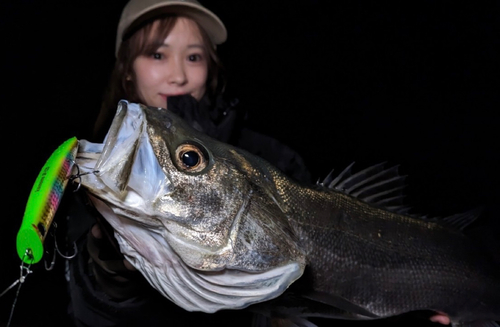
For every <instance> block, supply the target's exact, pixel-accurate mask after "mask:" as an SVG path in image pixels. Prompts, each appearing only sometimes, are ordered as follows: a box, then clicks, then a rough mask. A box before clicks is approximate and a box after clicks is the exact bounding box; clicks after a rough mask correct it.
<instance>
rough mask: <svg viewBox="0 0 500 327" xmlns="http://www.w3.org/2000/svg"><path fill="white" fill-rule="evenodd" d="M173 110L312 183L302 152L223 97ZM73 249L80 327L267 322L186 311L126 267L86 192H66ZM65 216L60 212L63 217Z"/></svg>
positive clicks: (181, 100)
mask: <svg viewBox="0 0 500 327" xmlns="http://www.w3.org/2000/svg"><path fill="white" fill-rule="evenodd" d="M168 108H169V110H172V111H174V112H176V113H177V114H178V115H180V116H181V117H183V118H184V119H185V120H187V121H188V122H189V123H190V124H191V125H192V126H193V127H194V128H196V129H198V130H200V131H203V132H205V133H206V134H208V135H209V136H212V137H214V138H216V139H218V140H220V141H223V142H225V143H229V144H232V145H235V146H237V147H240V148H243V149H245V150H247V151H249V152H250V153H253V154H255V155H258V156H260V157H262V158H264V159H266V160H267V161H269V162H270V163H271V164H273V165H274V166H276V167H277V168H279V169H281V170H282V171H283V172H284V173H285V174H287V175H288V176H290V177H291V178H293V179H296V180H297V181H300V182H304V183H310V178H311V177H310V173H309V171H308V170H307V168H306V167H305V164H304V162H303V160H302V158H301V157H300V155H299V154H298V153H296V152H295V151H293V150H292V149H291V148H290V147H288V146H286V145H284V144H282V143H280V142H279V141H277V140H276V139H273V138H271V137H269V136H267V135H264V134H261V133H258V132H256V131H254V130H251V129H249V128H247V127H246V126H245V115H246V113H244V112H242V111H239V110H238V109H237V101H235V100H233V101H229V102H228V101H225V100H223V99H222V98H221V97H219V99H217V101H216V102H215V103H210V101H209V100H208V98H203V99H202V100H201V101H200V102H199V103H198V102H197V101H196V100H195V99H194V98H192V97H190V96H179V97H173V98H169V102H168ZM66 194H67V195H65V201H66V204H65V206H64V207H65V209H62V210H60V211H62V212H64V213H63V214H64V215H65V216H66V217H67V219H66V222H67V239H68V244H73V243H76V245H77V248H78V254H77V256H76V257H75V258H73V259H71V260H69V261H68V267H69V269H68V275H67V276H68V277H69V278H68V291H69V297H70V304H69V314H70V315H71V316H72V317H73V320H74V322H75V324H76V325H77V326H96V327H97V326H138V325H141V326H142V325H143V326H181V325H182V326H185V325H186V326H190V325H199V324H200V323H203V325H212V324H214V325H217V326H234V325H235V324H237V325H241V326H250V322H251V321H252V319H256V318H258V319H262V317H258V316H256V315H254V314H252V313H250V312H248V311H245V310H226V311H221V312H218V313H215V314H204V313H196V312H187V311H185V310H184V309H182V308H180V307H178V306H176V305H175V304H173V303H172V302H170V301H169V300H168V299H167V298H165V297H163V296H162V295H160V293H159V292H157V291H156V290H155V289H153V288H152V287H151V286H150V285H149V284H148V283H147V281H146V280H145V279H144V278H143V276H142V275H141V274H140V272H138V271H129V270H127V269H126V268H125V267H124V266H123V256H122V255H121V253H120V251H119V248H118V245H117V244H116V240H115V239H114V236H113V231H112V228H111V227H110V226H109V224H108V223H107V222H106V221H105V220H104V219H103V218H102V217H101V215H100V214H99V213H98V212H97V211H96V210H95V209H94V208H93V207H92V205H91V204H90V202H89V201H88V199H87V198H86V194H85V192H84V191H79V192H76V193H69V192H66ZM60 215H62V213H60V212H58V216H60ZM95 223H98V224H100V225H101V230H102V231H103V232H104V234H105V235H106V236H105V237H103V238H102V239H96V238H94V237H93V236H92V234H91V233H89V230H90V228H91V227H92V226H93V225H94V224H95Z"/></svg>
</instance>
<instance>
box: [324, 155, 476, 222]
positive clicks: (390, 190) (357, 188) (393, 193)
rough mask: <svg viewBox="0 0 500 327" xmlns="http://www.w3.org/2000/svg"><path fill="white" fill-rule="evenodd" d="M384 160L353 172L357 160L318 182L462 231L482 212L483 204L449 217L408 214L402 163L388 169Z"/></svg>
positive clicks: (369, 201)
mask: <svg viewBox="0 0 500 327" xmlns="http://www.w3.org/2000/svg"><path fill="white" fill-rule="evenodd" d="M385 164H386V163H385V162H382V163H379V164H376V165H373V166H370V167H368V168H366V169H363V170H361V171H359V172H357V173H355V174H353V173H352V172H351V168H352V166H353V165H354V162H353V163H351V164H350V165H349V166H347V167H346V168H345V169H344V170H343V171H342V172H341V173H340V174H339V175H338V176H336V177H335V176H334V174H333V169H332V171H330V173H329V174H328V176H327V177H326V178H325V179H324V180H323V181H322V182H319V181H318V183H317V184H318V185H320V186H323V187H327V188H329V189H334V190H337V191H340V192H342V193H345V194H348V195H351V196H353V197H356V198H357V199H360V200H362V201H364V202H367V203H370V204H375V205H379V206H382V207H384V209H386V210H389V211H392V212H395V213H398V214H404V215H410V216H412V217H414V218H420V219H425V220H428V221H435V222H439V223H441V224H443V225H445V226H447V227H450V228H453V229H457V230H460V231H463V230H464V229H465V228H466V227H467V226H469V225H470V224H472V223H473V222H474V221H475V220H476V219H477V218H478V217H479V215H480V214H481V213H482V211H483V208H482V207H480V208H476V209H472V210H469V211H467V212H463V213H458V214H454V215H451V216H448V217H444V218H443V217H432V218H431V217H429V216H428V215H417V214H409V211H410V210H411V208H410V207H408V206H405V205H403V201H402V200H403V198H404V197H405V195H404V194H403V189H404V188H405V187H406V185H405V184H404V181H405V179H406V176H401V175H399V173H398V168H399V166H393V167H390V168H387V169H385V168H384V166H385Z"/></svg>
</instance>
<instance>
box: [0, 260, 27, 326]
mask: <svg viewBox="0 0 500 327" xmlns="http://www.w3.org/2000/svg"><path fill="white" fill-rule="evenodd" d="M27 261H28V262H29V261H31V262H32V261H33V255H32V254H31V252H30V251H29V250H26V252H25V254H24V257H23V258H22V259H21V264H20V265H19V270H20V271H19V279H17V280H15V281H14V283H12V284H11V285H10V286H9V287H7V289H6V290H5V291H3V292H2V294H0V297H2V296H4V295H5V294H6V293H7V292H8V291H9V290H11V289H12V288H14V287H15V286H16V285H17V284H19V286H18V287H17V291H16V296H15V297H14V302H13V303H12V307H11V309H10V315H9V321H8V322H7V326H6V327H9V326H10V322H11V321H12V317H13V316H14V309H15V307H16V303H17V299H18V298H19V292H20V291H21V286H22V285H23V284H24V282H25V281H26V277H27V276H28V275H29V274H31V273H32V272H33V271H32V270H31V269H30V267H31V263H26V262H27Z"/></svg>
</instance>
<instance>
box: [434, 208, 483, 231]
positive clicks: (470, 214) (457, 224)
mask: <svg viewBox="0 0 500 327" xmlns="http://www.w3.org/2000/svg"><path fill="white" fill-rule="evenodd" d="M483 211H484V208H483V207H479V208H475V209H472V210H469V211H466V212H462V213H457V214H454V215H451V216H448V217H444V218H442V219H440V220H441V221H443V222H444V223H445V225H447V226H450V227H452V228H457V229H459V230H464V229H465V228H466V227H467V226H469V225H470V224H472V223H473V222H474V221H476V219H477V218H478V217H479V216H480V215H481V213H482V212H483Z"/></svg>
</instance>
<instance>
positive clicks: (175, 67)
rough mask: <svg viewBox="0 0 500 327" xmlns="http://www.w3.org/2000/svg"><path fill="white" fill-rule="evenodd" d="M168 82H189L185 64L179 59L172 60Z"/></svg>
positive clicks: (180, 83) (179, 83)
mask: <svg viewBox="0 0 500 327" xmlns="http://www.w3.org/2000/svg"><path fill="white" fill-rule="evenodd" d="M169 71H170V72H169V74H168V82H169V83H171V84H178V85H183V84H185V83H186V82H187V78H186V72H185V70H184V66H183V65H182V63H180V62H179V61H172V64H171V65H170V67H169Z"/></svg>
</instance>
